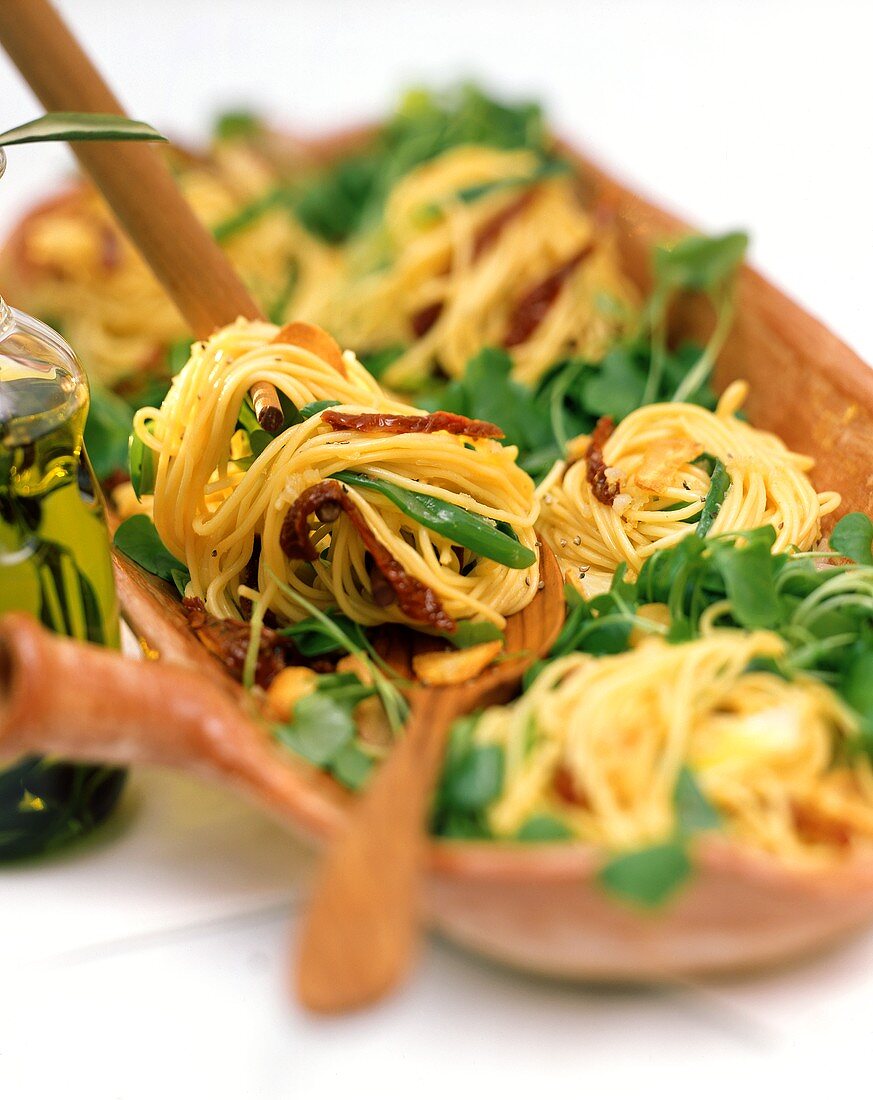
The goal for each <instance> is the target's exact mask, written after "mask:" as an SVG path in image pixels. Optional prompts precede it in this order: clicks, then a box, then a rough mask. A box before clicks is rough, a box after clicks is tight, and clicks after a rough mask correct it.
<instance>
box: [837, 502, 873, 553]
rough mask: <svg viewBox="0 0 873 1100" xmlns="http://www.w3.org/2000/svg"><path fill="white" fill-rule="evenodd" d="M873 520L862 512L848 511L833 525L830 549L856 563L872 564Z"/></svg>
mask: <svg viewBox="0 0 873 1100" xmlns="http://www.w3.org/2000/svg"><path fill="white" fill-rule="evenodd" d="M871 544H873V521H871V519H870V517H869V516H865V515H864V513H863V512H850V513H849V514H848V515H847V516H843V518H842V519H841V520H839V521H838V523H837V525H836V526H835V527H834V529H833V532H832V533H831V537H830V545H831V549H832V550H833V551H834V552H835V553H837V554H839V555H840V557H843V558H849V559H850V560H851V561H854V562H857V563H858V565H873V545H871Z"/></svg>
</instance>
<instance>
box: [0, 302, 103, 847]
mask: <svg viewBox="0 0 873 1100" xmlns="http://www.w3.org/2000/svg"><path fill="white" fill-rule="evenodd" d="M88 402H89V398H88V386H87V382H86V380H85V376H84V374H83V372H82V370H81V368H80V366H79V364H78V362H77V360H76V358H75V356H74V354H73V352H72V350H71V349H70V348H69V346H68V345H67V344H66V343H65V342H64V341H63V340H62V339H61V338H60V337H59V336H58V335H57V334H56V333H55V332H53V331H52V330H51V329H50V328H48V327H47V326H46V325H43V324H41V323H40V322H39V321H36V320H34V319H33V318H31V317H28V316H26V315H25V314H22V313H19V312H18V311H17V310H11V309H9V308H8V307H7V306H6V305H5V304H4V303H3V301H2V299H0V614H3V613H4V612H6V611H12V610H16V611H28V612H30V613H31V614H33V615H34V616H35V617H36V618H37V619H39V620H40V621H41V622H42V624H43V625H44V626H45V627H47V628H48V629H50V630H53V631H55V632H56V633H59V634H66V635H69V636H70V637H73V638H79V639H82V640H83V641H89V642H94V643H97V644H100V645H108V646H112V647H114V648H117V647H118V645H119V618H118V604H117V600H116V596H115V588H114V584H113V578H112V562H111V559H110V553H109V537H108V533H107V530H106V524H105V520H104V514H103V502H102V498H101V495H100V489H99V486H98V485H97V482H96V480H95V478H94V474H93V471H92V470H91V466H90V464H89V462H88V457H87V455H86V454H85V451H84V448H83V444H82V431H83V429H84V425H85V419H86V417H87V415H88ZM123 785H124V772H122V771H119V770H117V769H114V768H103V767H96V766H95V767H91V766H83V765H78V764H67V763H64V762H62V761H57V760H54V759H48V758H43V759H36V758H28V759H25V760H18V761H14V762H6V764H5V767H4V768H3V769H2V770H0V859H11V858H16V857H19V856H25V855H34V854H37V853H40V852H45V851H47V850H49V849H53V848H56V847H58V846H60V845H62V844H65V843H67V842H68V841H70V840H73V839H75V838H76V837H79V836H81V835H83V834H84V833H86V832H88V831H89V830H91V829H92V828H94V826H96V825H98V824H99V823H100V822H102V821H103V820H104V819H105V818H106V817H107V815H108V814H109V813H110V812H111V810H112V809H113V807H114V806H115V803H116V802H117V800H118V797H119V795H120V793H121V790H122V787H123Z"/></svg>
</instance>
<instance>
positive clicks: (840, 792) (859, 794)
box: [475, 630, 873, 863]
mask: <svg viewBox="0 0 873 1100" xmlns="http://www.w3.org/2000/svg"><path fill="white" fill-rule="evenodd" d="M782 650H783V643H782V642H781V640H780V639H779V638H777V637H776V636H775V635H773V634H768V633H765V632H758V633H750V634H744V633H741V632H738V631H732V630H716V631H713V632H711V633H710V634H708V635H707V636H705V637H702V638H700V639H698V640H696V641H693V642H689V643H687V644H684V645H669V644H667V643H666V642H664V641H662V640H661V639H659V638H649V639H647V640H645V641H644V642H642V644H641V645H640V646H639V648H637V649H635V650H631V651H629V652H627V653H623V654H620V655H618V656H613V657H601V658H599V659H598V658H594V657H591V656H588V655H586V654H573V655H571V656H568V657H565V658H562V659H560V660H557V661H554V662H552V663H551V664H550V665H549V666H548V667H547V668H546V670H545V671H544V672H543V673H542V674H541V675H540V676H539V677H538V678H537V680H536V681H535V683H534V685H533V687H532V688H531V689H530V690H529V691H528V692H527V694H526V695H525V696H523V697H522V698H521V699H520V700H519V701H518V702H516V703H514V704H512V705H510V706H508V707H497V708H492V709H490V710H487V711H485V713H484V714H483V715H482V717H481V719H480V720H479V721H478V724H477V726H476V729H475V739H476V742H477V743H478V744H483V745H489V744H493V745H498V746H500V747H501V748H502V750H503V754H504V761H505V773H504V782H503V788H502V791H501V792H500V794H499V796H498V797H497V798H496V799H495V800H494V801H493V802H492V803H491V805H490V807H489V809H488V822H489V825H490V827H491V829H492V830H493V833H494V835H496V836H499V837H511V836H514V835H515V834H516V833H517V832H518V831H519V829H520V828H521V826H522V825H523V824H524V823H525V821H527V820H528V819H529V818H531V817H532V816H533V815H536V814H544V813H545V814H549V815H554V816H555V817H557V818H558V819H559V820H560V821H562V822H563V823H564V824H565V825H566V826H567V828H568V829H569V830H570V832H571V833H572V835H574V836H576V837H578V838H581V839H584V840H586V841H589V842H592V843H595V844H598V845H602V846H603V847H604V848H606V849H608V850H612V851H622V850H633V849H638V848H643V847H646V846H648V845H652V844H655V843H658V842H662V841H664V840H665V839H669V838H670V837H671V836H673V835H674V834H675V832H676V829H677V820H676V802H675V795H676V790H677V785H678V784H679V782H680V776H681V773H682V772H683V770H684V769H687V770H690V772H691V773H692V775H693V777H694V780H695V781H696V783H697V785H698V786H699V788H700V790H701V791H702V792H703V795H704V796H705V797H706V799H708V801H709V802H710V803H711V804H712V806H714V807H715V809H716V811H717V812H718V814H719V815H720V817H721V819H722V821H721V827H722V829H723V831H724V832H726V833H727V835H729V836H731V837H733V838H735V839H737V840H740V841H742V842H743V843H747V844H750V845H753V846H754V847H756V848H759V849H763V850H766V851H768V852H772V853H775V854H777V855H779V856H780V857H781V858H783V859H785V860H788V861H795V862H799V863H804V862H811V861H813V862H814V861H820V860H822V859H826V858H833V857H835V856H837V855H843V854H845V849H846V846H847V845H848V844H850V843H851V844H852V845H865V846H867V847H868V848H869V846H870V843H871V841H873V771H871V765H870V761H869V758H868V757H867V756H866V755H863V754H861V755H856V756H854V757H852V758H851V759H850V758H848V757H847V756H846V755H845V747H846V745H847V744H848V743H849V740H850V739H851V738H852V737H853V736H854V735H855V734H856V733H857V730H858V721H857V718H856V716H855V715H854V714H853V713H852V712H851V711H849V709H848V708H847V707H846V706H845V705H844V704H843V703H842V702H841V701H840V700H839V698H838V697H837V696H836V695H835V694H834V693H833V692H832V691H831V690H830V689H829V688H827V687H825V686H824V685H823V684H821V683H818V682H817V681H814V680H811V679H805V678H798V679H796V680H794V681H788V680H785V679H783V678H782V677H780V676H778V675H776V674H775V673H772V672H764V671H755V670H753V669H751V668H750V667H749V666H750V663H751V662H752V661H754V660H755V659H760V658H774V657H778V656H779V655H780V654H781V652H782Z"/></svg>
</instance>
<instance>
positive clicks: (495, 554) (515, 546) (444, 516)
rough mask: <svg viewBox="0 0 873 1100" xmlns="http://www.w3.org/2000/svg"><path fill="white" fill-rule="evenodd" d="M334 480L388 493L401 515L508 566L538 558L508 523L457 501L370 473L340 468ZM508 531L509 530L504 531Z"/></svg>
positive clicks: (525, 565)
mask: <svg viewBox="0 0 873 1100" xmlns="http://www.w3.org/2000/svg"><path fill="white" fill-rule="evenodd" d="M333 476H334V477H335V478H336V480H337V481H342V482H344V483H345V484H346V485H352V486H354V488H356V489H365V490H366V489H370V490H372V491H374V492H377V493H381V494H382V495H383V496H385V497H387V498H388V500H390V501H391V503H392V504H394V505H396V507H398V508H399V509H400V511H401V512H403V514H404V515H406V516H409V518H410V519H413V520H415V521H416V522H417V523H420V524H421V525H422V527H427V528H428V530H430V531H436V532H437V534H440V535H443V536H444V537H445V538H447V539H450V540H451V542H452V543H454V544H455V545H457V546H463V547H465V548H466V549H467V550H471V551H472V552H473V553H474V554H478V555H479V556H480V557H483V558H490V559H491V561H496V562H498V563H499V564H500V565H506V566H508V567H509V568H510V569H527V568H529V567H530V566H531V565H533V564H534V562H535V561H536V560H537V556H536V553H535V552H534V551H533V550H530V549H529V548H528V547H527V546H522V544H521V543H520V542H519V541H518V536H517V535H516V534H515V532H514V531H513V530H512V528H511V527H508V526H507V525H503V526H504V530H500V529H499V528H498V527H497V526H495V525H494V524H493V523H492V522H491V521H490V520H487V519H485V518H484V517H482V516H477V515H475V514H474V513H473V512H468V511H467V509H466V508H460V507H459V506H458V505H457V504H450V503H449V502H448V501H445V500H438V499H437V498H436V497H431V496H427V495H426V494H425V493H414V492H411V491H410V490H409V489H401V488H400V487H399V486H397V485H393V484H392V483H391V482H389V481H382V480H381V479H379V478H375V477H370V475H369V474H360V473H355V472H354V471H352V470H343V471H342V472H341V473H338V474H334V475H333ZM507 532H508V533H507Z"/></svg>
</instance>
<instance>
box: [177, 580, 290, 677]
mask: <svg viewBox="0 0 873 1100" xmlns="http://www.w3.org/2000/svg"><path fill="white" fill-rule="evenodd" d="M182 606H183V607H184V608H185V614H186V615H187V616H188V625H189V626H190V627H191V629H192V630H193V631H194V633H195V634H196V635H197V639H198V641H199V642H200V643H201V644H202V645H203V646H204V647H205V648H206V649H208V650H209V652H210V653H211V654H212V655H213V657H217V658H218V660H219V661H221V663H222V664H223V665H224V667H225V668H226V669H228V671H229V672H230V673H231V675H232V676H233V677H234V678H235V679H236V680H239V681H240V682H242V678H243V668H244V667H245V663H246V654H247V653H248V649H249V641H250V639H251V634H252V628H251V625H250V624H249V623H241V622H237V620H236V619H219V618H218V617H217V616H216V615H211V614H210V613H209V612H208V611H207V610H206V607H205V606H204V603H203V601H202V600H201V599H198V598H196V597H188V598H187V599H184V600H183V601H182ZM294 654H295V649H294V646H293V645H292V644H291V643H289V642H287V641H286V640H285V639H284V638H282V636H281V635H280V634H278V633H277V632H276V631H275V630H271V629H270V628H269V627H268V626H264V627H262V628H261V638H260V641H259V643H258V657H257V662H256V664H255V683H256V684H257V685H258V686H259V687H263V688H265V687H268V686H269V685H270V683H271V682H272V681H273V679H274V678H275V677H276V676H277V675H278V673H279V672H281V671H282V669H283V668H284V667H285V665H286V663H287V661H286V656H293V655H294Z"/></svg>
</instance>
